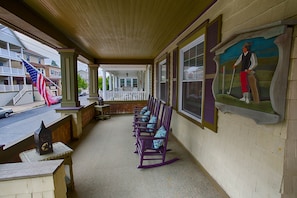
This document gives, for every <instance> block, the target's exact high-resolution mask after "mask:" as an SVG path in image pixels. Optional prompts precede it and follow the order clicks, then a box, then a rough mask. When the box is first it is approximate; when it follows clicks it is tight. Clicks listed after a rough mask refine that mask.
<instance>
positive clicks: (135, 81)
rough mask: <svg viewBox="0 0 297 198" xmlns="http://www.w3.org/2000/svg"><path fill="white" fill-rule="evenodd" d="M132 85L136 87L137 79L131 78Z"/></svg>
mask: <svg viewBox="0 0 297 198" xmlns="http://www.w3.org/2000/svg"><path fill="white" fill-rule="evenodd" d="M133 87H137V79H136V78H133Z"/></svg>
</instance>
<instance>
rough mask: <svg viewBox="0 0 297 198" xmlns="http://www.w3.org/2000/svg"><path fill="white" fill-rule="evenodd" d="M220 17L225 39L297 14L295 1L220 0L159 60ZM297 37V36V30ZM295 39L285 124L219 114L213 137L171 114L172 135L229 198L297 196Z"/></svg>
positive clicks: (175, 114) (206, 130)
mask: <svg viewBox="0 0 297 198" xmlns="http://www.w3.org/2000/svg"><path fill="white" fill-rule="evenodd" d="M220 14H222V16H223V18H222V20H223V22H222V40H224V39H227V38H228V37H230V36H231V35H233V34H235V33H236V32H240V31H243V30H245V29H251V28H256V27H258V26H263V25H266V24H269V23H272V22H275V21H279V20H282V19H286V18H288V17H292V16H295V15H297V1H296V0H269V1H268V0H267V1H266V0H218V1H217V3H216V4H215V5H213V6H212V7H211V8H210V9H209V10H208V11H207V12H206V13H205V14H204V15H203V16H201V17H200V18H199V19H198V20H197V21H196V22H195V23H194V24H193V25H192V26H191V27H189V29H188V30H187V31H186V32H184V33H183V34H181V36H180V37H179V38H177V40H176V41H175V42H174V43H172V45H170V46H168V48H167V49H165V50H164V51H163V52H162V53H160V56H159V57H161V56H162V55H163V54H164V53H165V52H170V53H172V50H173V49H174V48H176V46H177V45H176V43H177V42H178V41H180V40H181V39H182V38H184V37H185V36H186V35H188V34H189V32H191V31H192V30H193V29H195V28H196V27H197V26H198V25H200V24H201V23H202V22H204V21H205V20H206V19H210V21H212V20H214V19H215V18H216V17H218V16H219V15H220ZM294 35H295V37H296V28H295V33H294ZM296 40H297V39H295V40H294V42H293V43H294V48H293V51H295V54H293V52H292V53H291V54H292V55H291V57H292V59H291V63H290V68H291V69H290V72H291V73H295V74H296V75H295V74H294V75H290V76H291V78H290V81H289V89H288V95H289V96H290V97H289V98H288V102H287V109H288V108H290V111H287V113H286V120H285V121H284V122H282V123H279V124H273V125H257V124H256V123H255V122H254V121H253V120H251V119H249V118H245V117H242V116H239V115H236V114H228V113H227V114H223V113H222V112H218V133H214V132H212V131H210V130H208V129H201V128H200V127H199V126H197V125H195V124H193V123H192V122H191V121H189V120H187V119H185V118H184V117H182V116H180V115H179V114H177V113H176V112H174V114H173V118H172V122H171V123H172V124H171V126H172V129H173V134H174V136H175V137H176V138H177V139H178V140H179V141H180V142H181V143H182V144H183V145H184V146H185V148H186V149H188V150H189V152H191V154H192V155H193V156H194V157H195V159H196V160H197V161H198V162H199V163H200V164H201V165H202V166H203V167H204V168H205V170H206V171H207V172H208V173H209V174H210V175H211V176H212V177H213V178H214V179H215V180H216V181H217V183H218V184H219V185H220V186H221V187H222V188H223V189H224V190H225V191H226V193H227V194H228V195H229V196H230V197H234V198H264V197H265V198H266V197H270V198H278V197H282V193H283V194H288V196H286V197H296V196H297V185H296V183H297V182H296V181H297V179H296V178H297V173H296V172H297V170H296V169H297V168H293V167H292V164H294V163H295V164H296V161H297V159H296V153H297V151H296V150H297V149H296V142H297V141H296V140H297V135H296V132H295V131H293V129H294V128H296V127H295V126H297V122H296V119H297V115H296V113H293V112H296V111H294V110H296V105H297V102H296V99H297V96H296V95H297V92H296V90H297V89H296V88H297V87H296V86H297V83H296V79H297V77H296V76H297V70H296V69H295V68H296V67H297V60H296V56H297V55H296V54H297V50H296V49H297V42H296ZM293 58H294V59H293ZM156 60H158V57H157V59H156ZM170 62H171V63H172V61H170ZM293 67H294V68H293ZM171 75H172V74H171ZM171 79H172V78H171ZM171 93H172V92H171ZM288 128H289V129H288ZM287 134H291V136H290V137H291V138H293V139H289V138H287ZM294 138H295V139H294ZM288 142H289V143H290V144H289V143H288ZM288 158H289V159H290V161H289V162H287V163H285V162H286V160H285V159H288ZM295 167H296V166H295ZM283 181H287V183H286V182H283ZM294 181H295V183H294ZM284 185H285V186H284ZM287 186H289V188H287ZM283 197H285V196H283Z"/></svg>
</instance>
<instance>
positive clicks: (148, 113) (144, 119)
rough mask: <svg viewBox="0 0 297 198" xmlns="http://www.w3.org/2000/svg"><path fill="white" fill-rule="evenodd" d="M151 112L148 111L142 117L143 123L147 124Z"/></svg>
mask: <svg viewBox="0 0 297 198" xmlns="http://www.w3.org/2000/svg"><path fill="white" fill-rule="evenodd" d="M150 115H151V111H146V112H145V113H144V114H143V116H142V117H141V121H142V122H147V121H149V119H150Z"/></svg>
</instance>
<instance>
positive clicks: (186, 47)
mask: <svg viewBox="0 0 297 198" xmlns="http://www.w3.org/2000/svg"><path fill="white" fill-rule="evenodd" d="M199 33H200V34H199V35H198V37H196V34H195V38H194V39H191V40H190V41H189V42H187V44H186V45H183V47H181V48H180V49H179V53H178V54H179V73H178V77H179V81H178V89H179V92H180V94H178V111H179V112H180V113H182V114H184V115H185V116H187V117H189V118H191V119H192V120H194V121H196V122H198V123H200V124H202V122H203V111H204V87H205V82H204V81H205V40H206V37H205V32H200V31H199ZM200 43H203V45H204V51H203V78H201V79H196V80H184V79H183V75H184V69H183V68H184V65H183V63H184V52H185V51H188V50H189V49H191V48H193V47H195V46H197V45H198V44H200ZM184 82H202V86H201V90H202V96H201V111H200V114H201V115H200V118H199V117H197V116H195V115H193V114H191V113H189V112H187V111H185V110H184V109H183V105H182V102H183V83H184Z"/></svg>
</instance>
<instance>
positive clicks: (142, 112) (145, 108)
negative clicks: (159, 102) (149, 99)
mask: <svg viewBox="0 0 297 198" xmlns="http://www.w3.org/2000/svg"><path fill="white" fill-rule="evenodd" d="M145 112H147V106H145V107H143V108H142V109H141V110H140V114H141V115H143V114H144V113H145Z"/></svg>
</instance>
